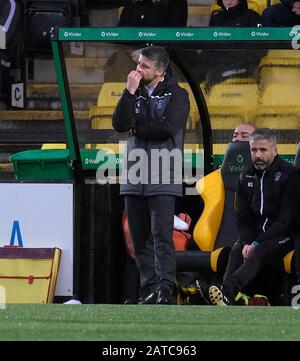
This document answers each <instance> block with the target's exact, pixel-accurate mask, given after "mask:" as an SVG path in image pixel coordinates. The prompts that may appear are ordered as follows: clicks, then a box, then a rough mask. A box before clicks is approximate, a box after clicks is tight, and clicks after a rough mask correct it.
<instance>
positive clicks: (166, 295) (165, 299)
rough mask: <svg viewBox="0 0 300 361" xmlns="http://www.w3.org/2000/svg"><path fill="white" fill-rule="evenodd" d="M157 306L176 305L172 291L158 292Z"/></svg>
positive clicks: (163, 289)
mask: <svg viewBox="0 0 300 361" xmlns="http://www.w3.org/2000/svg"><path fill="white" fill-rule="evenodd" d="M156 304H158V305H174V304H176V300H175V297H174V296H173V294H172V290H169V289H168V288H161V289H159V290H158V292H157V300H156Z"/></svg>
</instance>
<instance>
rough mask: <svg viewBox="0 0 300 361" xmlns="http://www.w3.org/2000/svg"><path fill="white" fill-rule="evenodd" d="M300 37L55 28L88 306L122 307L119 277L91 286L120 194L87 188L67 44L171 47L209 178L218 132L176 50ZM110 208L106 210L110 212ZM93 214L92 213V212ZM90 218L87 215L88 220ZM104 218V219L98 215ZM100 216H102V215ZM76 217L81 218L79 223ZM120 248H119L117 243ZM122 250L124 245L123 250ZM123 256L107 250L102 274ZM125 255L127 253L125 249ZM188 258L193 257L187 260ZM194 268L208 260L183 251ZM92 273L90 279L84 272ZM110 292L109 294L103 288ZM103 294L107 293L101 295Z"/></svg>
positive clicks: (286, 45) (81, 289) (81, 285)
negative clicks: (99, 243)
mask: <svg viewBox="0 0 300 361" xmlns="http://www.w3.org/2000/svg"><path fill="white" fill-rule="evenodd" d="M295 36H297V32H296V33H295V32H294V31H293V29H291V28H147V29H142V28H55V29H52V31H51V46H52V51H53V57H54V62H55V67H56V73H57V82H58V87H59V93H60V97H61V103H62V110H63V116H64V123H65V131H66V139H67V147H68V150H69V158H70V161H71V163H72V172H73V177H74V181H75V186H76V188H77V190H78V192H77V194H79V195H78V196H77V200H76V207H75V213H76V214H77V215H78V214H81V217H79V218H80V224H79V225H77V226H78V229H77V232H76V234H75V238H76V240H75V242H74V247H75V248H77V249H74V257H75V259H74V270H75V269H76V272H74V275H75V276H74V277H76V280H74V289H75V291H74V292H75V293H76V294H78V295H79V297H81V299H82V300H83V302H89V303H93V302H110V303H114V302H118V301H119V300H118V297H119V296H118V294H114V293H113V292H112V291H111V289H110V287H111V283H112V282H115V283H114V284H115V285H116V284H117V282H116V277H118V276H117V274H116V273H114V275H112V274H110V275H108V276H107V277H106V278H105V280H104V281H103V282H102V283H101V282H100V283H101V284H97V285H96V284H91V281H93V282H94V283H97V282H98V281H100V280H99V279H98V280H97V275H96V273H97V272H98V271H99V270H98V271H96V270H95V264H96V263H97V252H96V244H95V237H97V232H95V229H96V228H95V223H96V224H97V223H98V222H99V221H100V222H104V223H105V222H109V220H111V219H113V218H114V216H116V217H119V218H121V217H120V209H119V203H118V202H119V201H118V192H117V191H116V189H115V188H112V187H110V186H109V185H105V186H98V189H97V188H96V187H90V188H86V186H87V184H85V183H86V181H85V171H84V169H83V164H82V159H81V155H80V149H79V142H78V135H77V131H76V126H75V121H74V112H73V108H72V102H71V97H70V89H69V83H68V78H67V72H66V64H65V59H64V54H63V48H62V43H63V42H82V41H84V42H89V41H93V42H95V41H97V42H108V43H112V44H113V43H115V44H123V45H126V44H128V45H129V44H130V45H137V46H138V47H144V46H149V45H161V46H164V47H166V48H167V49H168V50H169V52H170V56H171V60H172V61H173V62H174V63H175V64H176V66H178V68H179V69H180V71H181V72H182V73H183V75H184V76H185V77H186V80H187V82H188V84H189V86H190V88H191V90H192V92H193V95H194V97H195V101H196V104H197V107H198V111H199V115H200V120H201V129H202V138H203V150H204V174H205V175H206V174H208V173H210V172H211V171H212V170H213V154H212V153H213V152H212V128H211V122H210V118H209V113H208V110H207V106H206V103H205V99H204V96H203V94H202V91H201V89H200V87H199V84H197V83H196V82H195V81H194V76H193V69H188V68H187V67H186V66H185V64H184V61H183V59H181V58H180V57H178V56H177V55H176V51H174V50H176V49H195V48H202V49H214V48H218V49H226V48H227V49H246V48H247V49H248V48H252V49H255V48H257V49H259V48H264V49H292V40H293V39H295ZM97 193H99V195H98V196H99V197H100V199H102V202H103V201H104V202H105V203H102V204H105V205H108V207H106V206H105V207H103V206H102V207H101V206H100V207H99V204H98V205H97V204H96V199H97ZM104 208H105V209H106V210H104ZM87 210H88V211H87ZM84 214H85V216H84ZM87 214H88V217H90V219H92V221H91V223H93V224H91V225H90V229H89V230H87V229H86V228H85V229H84V227H83V224H84V221H85V220H86V218H87V216H86V215H87ZM97 214H98V216H97ZM99 215H100V216H99ZM79 218H78V217H76V219H79ZM83 230H84V232H86V231H88V233H89V235H88V238H89V249H88V250H87V249H85V248H84V246H83V243H84V242H82V239H81V237H82V235H83V233H84V232H83ZM102 231H103V232H113V233H114V235H113V237H114V239H116V238H121V237H120V235H121V234H122V233H121V232H122V230H121V225H120V222H118V221H117V222H116V224H115V225H112V224H109V225H108V226H107V227H106V228H103V229H102ZM98 236H99V237H101V236H103V237H104V239H103V242H104V244H106V245H107V244H108V243H109V242H111V239H110V236H108V235H106V234H104V235H103V234H99V232H98ZM115 245H116V244H115ZM119 247H120V245H119ZM102 251H103V249H102ZM112 252H117V253H118V254H117V255H115V257H117V256H120V252H121V251H120V250H118V249H117V246H116V247H115V248H111V247H110V248H109V249H108V248H106V251H104V254H105V257H106V258H105V259H103V265H102V266H101V267H102V271H103V272H104V271H105V267H106V268H107V267H110V268H111V270H112V272H113V271H114V269H113V267H114V265H115V264H116V263H114V262H112V261H111V253H112ZM123 252H124V249H123ZM85 257H87V258H88V262H87V265H86V266H85V267H82V264H83V259H85ZM187 257H188V258H187ZM187 264H188V265H189V267H188V268H189V269H191V268H192V269H197V270H199V271H201V269H202V268H203V269H205V268H206V267H207V266H208V264H209V258H208V255H207V254H205V253H203V252H197V251H195V252H193V254H192V257H191V254H188V253H186V255H185V254H184V252H181V254H180V257H177V266H178V268H179V269H182V268H185V266H186V265H187ZM85 272H87V274H86V275H84V274H83V273H85ZM105 287H106V292H104V291H103V288H105ZM101 289H102V290H101Z"/></svg>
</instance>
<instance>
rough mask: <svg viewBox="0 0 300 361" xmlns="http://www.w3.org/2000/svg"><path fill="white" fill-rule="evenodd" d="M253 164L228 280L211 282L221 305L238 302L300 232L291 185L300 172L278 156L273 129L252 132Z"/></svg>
mask: <svg viewBox="0 0 300 361" xmlns="http://www.w3.org/2000/svg"><path fill="white" fill-rule="evenodd" d="M250 150H251V158H252V163H253V164H252V165H251V166H250V167H248V168H247V169H246V170H245V171H244V172H243V173H242V174H241V178H240V183H239V189H238V229H239V240H238V241H237V242H236V243H235V244H234V246H233V248H232V250H231V253H230V257H229V261H228V265H227V268H226V271H225V274H224V278H223V283H222V286H221V288H220V289H219V288H218V287H217V286H211V287H210V289H209V295H210V299H211V302H212V303H213V304H216V305H221V306H224V305H230V304H234V303H235V297H236V296H237V295H238V292H239V291H241V290H243V288H244V287H245V286H246V285H247V284H248V283H249V282H250V281H252V280H253V279H254V278H255V277H256V276H257V275H258V273H259V272H260V271H262V270H263V269H264V268H265V267H267V266H269V265H271V264H273V263H276V262H278V261H280V260H281V259H282V258H283V257H284V256H285V255H286V254H287V253H288V252H289V251H290V250H292V249H293V248H294V244H293V239H294V238H295V236H296V235H297V234H298V231H299V225H300V223H299V219H296V217H297V215H296V212H295V206H294V202H292V201H291V185H292V184H294V182H295V180H299V171H298V170H297V168H295V167H294V166H293V165H291V164H289V163H287V162H285V161H283V160H281V159H280V158H279V156H278V155H277V149H276V137H275V134H274V133H273V131H272V130H270V129H268V128H258V129H256V131H255V132H254V133H252V134H251V136H250Z"/></svg>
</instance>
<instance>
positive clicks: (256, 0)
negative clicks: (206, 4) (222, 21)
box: [210, 0, 268, 15]
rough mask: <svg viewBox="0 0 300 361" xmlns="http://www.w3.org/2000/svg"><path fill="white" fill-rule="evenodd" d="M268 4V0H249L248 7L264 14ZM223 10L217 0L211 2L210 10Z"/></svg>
mask: <svg viewBox="0 0 300 361" xmlns="http://www.w3.org/2000/svg"><path fill="white" fill-rule="evenodd" d="M267 6H268V0H248V9H251V10H254V11H256V12H257V13H258V14H260V15H261V14H262V12H263V11H264V10H265V8H266V7H267ZM218 10H221V7H220V6H219V5H218V4H217V1H213V2H212V4H211V8H210V12H211V13H212V12H213V11H218Z"/></svg>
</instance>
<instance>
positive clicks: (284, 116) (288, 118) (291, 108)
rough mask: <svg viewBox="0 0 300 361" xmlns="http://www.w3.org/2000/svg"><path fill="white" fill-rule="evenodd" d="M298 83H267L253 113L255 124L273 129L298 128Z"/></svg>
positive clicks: (299, 107)
mask: <svg viewBox="0 0 300 361" xmlns="http://www.w3.org/2000/svg"><path fill="white" fill-rule="evenodd" d="M299 94H300V84H292V85H291V84H286V83H272V84H268V85H267V86H266V87H265V89H264V90H263V92H262V94H261V104H260V105H259V106H258V107H257V112H256V115H255V125H256V126H269V127H270V126H271V127H272V128H274V129H299V126H300V105H299Z"/></svg>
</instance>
